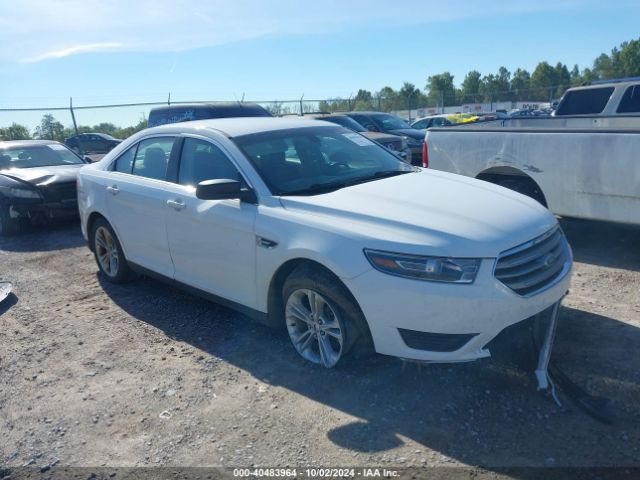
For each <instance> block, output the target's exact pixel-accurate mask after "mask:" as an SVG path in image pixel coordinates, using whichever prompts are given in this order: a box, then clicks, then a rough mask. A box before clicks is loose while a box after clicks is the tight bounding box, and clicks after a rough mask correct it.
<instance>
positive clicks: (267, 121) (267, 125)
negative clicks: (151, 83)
mask: <svg viewBox="0 0 640 480" xmlns="http://www.w3.org/2000/svg"><path fill="white" fill-rule="evenodd" d="M319 122H322V120H317V119H313V118H310V119H305V118H304V117H293V118H291V117H289V118H286V117H236V118H214V119H208V120H193V121H190V122H181V123H169V124H167V125H160V126H158V127H152V128H148V129H146V130H143V131H144V132H145V133H147V134H149V133H187V132H188V133H197V132H198V131H199V130H217V131H219V132H221V133H223V134H225V135H226V136H228V137H240V136H242V135H250V134H253V133H261V132H269V131H273V130H286V129H288V128H305V127H318V126H319ZM323 123H324V124H325V125H326V126H327V127H336V125H335V124H334V123H330V122H323Z"/></svg>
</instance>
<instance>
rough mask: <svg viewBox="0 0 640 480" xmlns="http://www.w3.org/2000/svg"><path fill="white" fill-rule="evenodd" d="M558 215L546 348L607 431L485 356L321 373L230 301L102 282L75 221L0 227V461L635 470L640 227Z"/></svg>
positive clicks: (638, 455) (382, 361)
mask: <svg viewBox="0 0 640 480" xmlns="http://www.w3.org/2000/svg"><path fill="white" fill-rule="evenodd" d="M562 224H563V228H564V229H565V230H566V232H567V235H568V237H569V240H570V242H571V244H572V247H573V250H574V254H575V259H576V265H575V270H574V276H573V283H572V289H571V293H570V294H569V296H568V297H567V298H566V299H565V301H564V307H563V308H562V310H561V321H560V324H559V328H558V335H557V341H556V345H555V349H554V359H555V361H556V362H557V364H558V365H560V366H561V367H562V369H563V370H564V371H566V373H567V374H568V375H569V376H570V377H571V378H572V379H574V380H575V381H576V383H578V384H579V385H582V386H584V387H586V388H587V389H588V390H589V391H590V392H592V393H594V394H596V395H599V396H603V397H607V398H609V399H610V400H611V402H612V408H613V411H614V414H615V420H614V423H613V424H612V425H604V424H602V423H599V422H598V421H596V420H594V419H593V418H591V417H589V416H587V415H586V414H584V413H583V412H582V411H581V410H578V409H577V408H575V407H574V406H572V405H571V404H567V403H566V404H565V408H564V409H560V408H558V407H557V406H556V405H555V404H554V403H553V402H552V401H551V400H550V398H549V397H548V396H546V395H544V394H541V393H536V391H535V383H534V381H533V377H532V375H531V373H530V372H526V371H524V370H521V369H519V368H517V367H515V366H513V365H510V364H509V363H506V362H501V361H498V360H495V359H489V360H482V361H478V362H475V363H469V364H456V365H425V366H422V367H421V368H420V367H418V366H417V365H415V364H407V365H405V366H404V368H403V365H402V363H401V362H400V361H399V360H396V359H393V358H389V357H383V356H374V357H373V358H371V359H368V360H366V361H364V362H362V363H361V364H359V365H356V366H353V367H349V368H343V369H338V370H331V371H326V370H323V369H320V368H318V367H315V366H313V365H310V364H308V363H305V362H304V361H303V360H302V359H300V358H299V357H298V356H297V354H296V353H295V352H294V351H293V348H292V347H291V346H290V345H289V341H288V338H287V337H286V336H285V335H284V334H283V332H278V331H274V330H271V329H269V328H267V327H263V326H261V325H259V324H255V323H253V322H251V321H249V320H247V319H245V318H243V317H242V316H240V315H239V314H237V313H235V312H233V311H231V310H228V309H225V308H222V307H219V306H217V305H215V304H212V303H208V302H206V301H204V300H201V299H199V298H196V297H193V296H190V295H188V294H186V293H183V292H181V291H179V290H176V289H174V288H171V287H168V286H165V285H163V284H161V283H158V282H156V281H153V280H149V279H140V280H137V281H135V282H133V283H130V284H127V285H124V286H113V285H110V284H108V283H106V282H105V281H104V280H103V278H101V276H100V275H98V274H97V267H96V265H95V262H94V260H93V257H92V255H91V253H90V252H89V250H88V249H87V248H86V247H85V245H84V241H83V239H82V236H81V234H80V231H79V227H78V225H77V224H76V223H67V224H62V225H57V226H53V227H52V228H48V229H46V230H45V229H36V230H34V231H31V232H28V233H26V234H24V235H22V236H20V237H16V238H10V239H0V279H4V280H11V281H12V282H13V284H14V292H15V295H13V296H11V297H10V298H8V299H7V300H6V301H5V302H3V303H2V304H1V305H0V332H1V333H0V385H1V387H0V431H1V432H2V433H3V435H2V441H1V442H0V465H5V466H7V467H17V466H22V465H25V464H30V465H33V466H38V467H46V466H48V465H58V466H65V465H71V466H92V467H98V466H109V467H117V466H155V465H168V466H219V465H223V466H243V467H246V466H251V465H258V466H304V465H313V466H372V465H376V466H395V467H405V466H412V465H413V466H424V465H427V466H436V465H444V466H456V465H473V466H482V467H485V468H488V469H500V468H501V467H508V466H640V451H639V448H640V428H639V427H640V401H639V399H640V386H639V385H640V355H639V354H638V352H639V351H640V228H636V227H629V226H619V225H609V224H603V223H596V222H586V221H578V220H563V222H562Z"/></svg>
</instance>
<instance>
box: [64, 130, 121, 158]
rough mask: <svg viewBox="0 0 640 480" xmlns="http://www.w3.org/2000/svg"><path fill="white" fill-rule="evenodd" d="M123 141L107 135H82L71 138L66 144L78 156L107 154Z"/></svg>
mask: <svg viewBox="0 0 640 480" xmlns="http://www.w3.org/2000/svg"><path fill="white" fill-rule="evenodd" d="M120 142H122V140H120V139H119V138H114V137H112V136H111V135H107V134H106V133H81V134H79V135H75V136H73V137H69V138H67V139H66V140H65V141H64V144H65V145H66V146H67V147H69V148H70V149H71V150H73V151H74V152H75V153H77V154H78V155H85V154H87V153H107V152H109V151H111V149H112V148H113V147H115V146H116V145H118V144H119V143H120Z"/></svg>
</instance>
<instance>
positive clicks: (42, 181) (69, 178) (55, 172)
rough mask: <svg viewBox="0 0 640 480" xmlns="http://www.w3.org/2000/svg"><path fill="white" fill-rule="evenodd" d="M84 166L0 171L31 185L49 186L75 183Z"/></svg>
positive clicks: (6, 175)
mask: <svg viewBox="0 0 640 480" xmlns="http://www.w3.org/2000/svg"><path fill="white" fill-rule="evenodd" d="M83 166H84V164H78V165H60V166H55V167H37V168H12V169H9V170H0V175H4V176H5V177H9V178H12V179H14V180H17V181H20V182H24V183H29V184H31V185H37V186H40V185H49V184H52V183H64V182H74V181H75V180H76V177H77V175H78V170H80V168H81V167H83Z"/></svg>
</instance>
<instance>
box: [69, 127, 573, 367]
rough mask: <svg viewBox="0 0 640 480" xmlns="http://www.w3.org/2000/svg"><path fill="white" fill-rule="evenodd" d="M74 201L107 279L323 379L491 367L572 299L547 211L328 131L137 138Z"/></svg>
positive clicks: (564, 250) (82, 179)
mask: <svg viewBox="0 0 640 480" xmlns="http://www.w3.org/2000/svg"><path fill="white" fill-rule="evenodd" d="M78 184H79V190H78V198H79V205H80V214H81V225H82V232H83V235H84V236H85V238H86V239H87V241H88V244H89V247H90V248H91V249H92V250H93V252H94V254H95V258H96V261H97V264H98V267H99V270H100V272H101V274H102V275H104V277H105V279H107V280H109V281H111V282H116V283H118V282H124V281H126V280H127V279H129V278H130V275H131V272H132V271H134V272H145V273H146V274H148V275H152V276H155V277H157V278H161V279H164V280H166V281H168V282H171V283H173V284H175V285H178V286H181V287H184V288H186V289H187V290H189V291H192V292H194V293H199V294H201V295H203V296H205V297H207V298H210V299H214V300H216V301H218V302H220V303H223V304H225V305H227V306H230V307H233V308H236V309H238V310H240V311H241V312H243V313H245V314H246V315H249V316H251V317H253V318H255V319H258V320H261V321H263V322H265V323H267V324H269V325H272V326H274V327H277V328H282V329H286V330H287V332H288V334H289V336H290V338H291V341H292V344H293V346H294V348H295V349H296V351H297V352H298V353H299V354H300V355H301V356H302V357H303V358H305V359H307V360H309V361H310V362H313V363H317V364H320V365H323V366H325V367H333V366H335V365H337V364H339V363H342V361H343V359H344V358H345V357H347V356H348V355H350V354H352V355H355V354H360V353H366V352H368V351H372V350H375V351H376V352H379V353H382V354H386V355H393V356H397V357H401V358H407V359H416V360H422V361H437V362H449V361H451V362H455V361H467V360H474V359H478V358H483V357H487V356H489V351H488V349H487V348H486V345H487V344H488V343H489V342H490V341H491V340H492V339H493V338H494V337H496V335H498V333H499V332H501V331H502V330H503V329H505V328H506V327H507V326H510V325H513V324H516V323H518V322H522V321H524V320H525V319H527V318H530V317H532V316H533V315H536V314H538V313H540V312H542V311H544V310H545V309H547V307H549V306H550V305H553V304H555V303H556V302H558V301H559V299H561V298H562V296H563V295H564V294H565V292H566V291H567V287H568V286H569V277H570V270H571V265H572V258H571V252H570V249H569V246H568V244H567V242H566V240H565V238H564V235H563V233H562V231H561V230H560V228H559V226H558V222H557V220H556V218H555V217H554V216H553V215H552V214H551V213H550V212H549V211H548V210H547V209H545V208H543V207H542V206H541V205H540V204H538V203H537V202H535V201H533V200H531V199H529V198H527V197H524V196H522V195H520V194H517V193H515V192H512V191H510V190H507V189H504V188H502V187H498V186H495V185H491V184H489V183H487V182H480V181H477V180H473V179H467V178H464V177H461V176H458V175H452V174H447V173H442V172H435V171H432V170H423V169H419V168H415V167H412V166H410V165H407V164H406V163H405V162H403V161H401V160H400V159H398V157H397V156H395V155H393V154H392V153H390V152H389V151H388V150H387V149H385V148H383V147H381V146H380V145H378V144H376V143H374V142H372V141H370V140H369V139H367V138H365V137H364V136H362V135H360V134H358V133H356V132H354V131H352V130H349V129H346V128H344V127H340V126H338V125H335V124H331V123H329V122H321V121H318V120H305V119H293V118H253V119H246V118H243V119H238V118H236V119H220V120H207V121H199V122H190V123H185V124H173V125H165V126H163V127H157V128H152V129H148V130H143V131H142V132H139V133H137V134H135V135H133V136H132V137H130V138H128V139H127V140H126V141H125V142H123V144H122V145H120V146H118V147H117V148H116V149H114V150H113V151H112V152H110V153H109V154H107V155H106V156H105V157H104V158H103V159H102V160H101V161H99V162H97V163H94V164H92V165H89V166H87V167H86V168H83V169H81V170H80V174H79V176H78Z"/></svg>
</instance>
